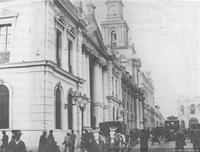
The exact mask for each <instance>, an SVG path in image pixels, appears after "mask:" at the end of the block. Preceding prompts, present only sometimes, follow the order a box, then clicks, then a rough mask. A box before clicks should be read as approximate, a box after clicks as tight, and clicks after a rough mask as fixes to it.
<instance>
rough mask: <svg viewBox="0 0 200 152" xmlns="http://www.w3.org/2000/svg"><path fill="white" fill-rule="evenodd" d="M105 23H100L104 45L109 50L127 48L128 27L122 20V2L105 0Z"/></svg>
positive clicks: (120, 0)
mask: <svg viewBox="0 0 200 152" xmlns="http://www.w3.org/2000/svg"><path fill="white" fill-rule="evenodd" d="M106 6H107V16H106V21H103V22H102V23H101V27H102V35H103V40H104V44H105V45H106V46H108V47H110V48H111V49H117V48H127V47H128V30H129V28H128V25H127V23H126V21H125V20H124V19H123V3H122V0H107V2H106Z"/></svg>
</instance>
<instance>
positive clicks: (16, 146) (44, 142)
mask: <svg viewBox="0 0 200 152" xmlns="http://www.w3.org/2000/svg"><path fill="white" fill-rule="evenodd" d="M2 135H3V137H2V139H1V141H2V144H1V146H0V152H26V145H25V143H24V142H23V141H22V140H21V139H20V138H21V135H22V133H21V130H12V137H11V141H10V142H8V140H9V137H8V135H7V134H6V131H2ZM75 140H76V135H75V134H74V130H71V132H67V134H66V136H65V138H64V141H63V143H62V144H63V145H65V149H64V152H74V149H75V147H74V146H75ZM38 152H60V149H59V146H58V145H57V143H56V141H55V138H54V136H53V130H50V131H49V135H48V136H47V131H43V134H42V135H41V136H40V139H39V147H38Z"/></svg>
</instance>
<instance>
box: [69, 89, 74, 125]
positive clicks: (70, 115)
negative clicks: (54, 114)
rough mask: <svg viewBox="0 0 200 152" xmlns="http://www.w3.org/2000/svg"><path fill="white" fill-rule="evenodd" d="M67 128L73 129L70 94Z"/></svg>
mask: <svg viewBox="0 0 200 152" xmlns="http://www.w3.org/2000/svg"><path fill="white" fill-rule="evenodd" d="M68 126H69V129H73V103H72V93H71V92H70V93H69V95H68Z"/></svg>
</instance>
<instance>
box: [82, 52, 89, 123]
mask: <svg viewBox="0 0 200 152" xmlns="http://www.w3.org/2000/svg"><path fill="white" fill-rule="evenodd" d="M86 70H87V64H86V54H85V52H84V51H83V52H82V78H83V79H84V80H85V82H84V84H83V95H86V96H87V75H86V74H87V72H86ZM83 115H84V118H83V119H84V120H83V122H84V123H83V126H87V124H88V123H87V121H88V120H87V119H88V118H87V116H88V106H86V109H85V111H84V113H83Z"/></svg>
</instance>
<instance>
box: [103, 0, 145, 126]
mask: <svg viewBox="0 0 200 152" xmlns="http://www.w3.org/2000/svg"><path fill="white" fill-rule="evenodd" d="M106 7H107V15H106V19H105V21H103V22H101V29H102V30H101V31H102V36H103V40H104V44H105V45H106V46H107V47H108V49H109V50H111V52H113V54H115V55H116V57H117V58H119V60H120V63H121V65H122V66H123V67H124V68H125V71H124V70H123V69H122V71H121V72H122V75H123V76H122V85H123V86H122V97H123V99H122V101H123V107H124V120H125V121H126V123H127V124H128V127H129V128H139V129H142V128H143V125H142V124H141V122H142V118H143V112H142V111H143V106H142V102H140V101H139V98H138V97H139V96H137V95H134V94H137V92H138V90H139V72H140V70H139V69H140V67H141V60H140V59H138V58H136V57H135V53H136V52H135V49H134V47H133V45H129V43H128V32H129V27H128V25H127V23H126V21H125V20H124V19H123V3H122V0H107V1H106Z"/></svg>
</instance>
